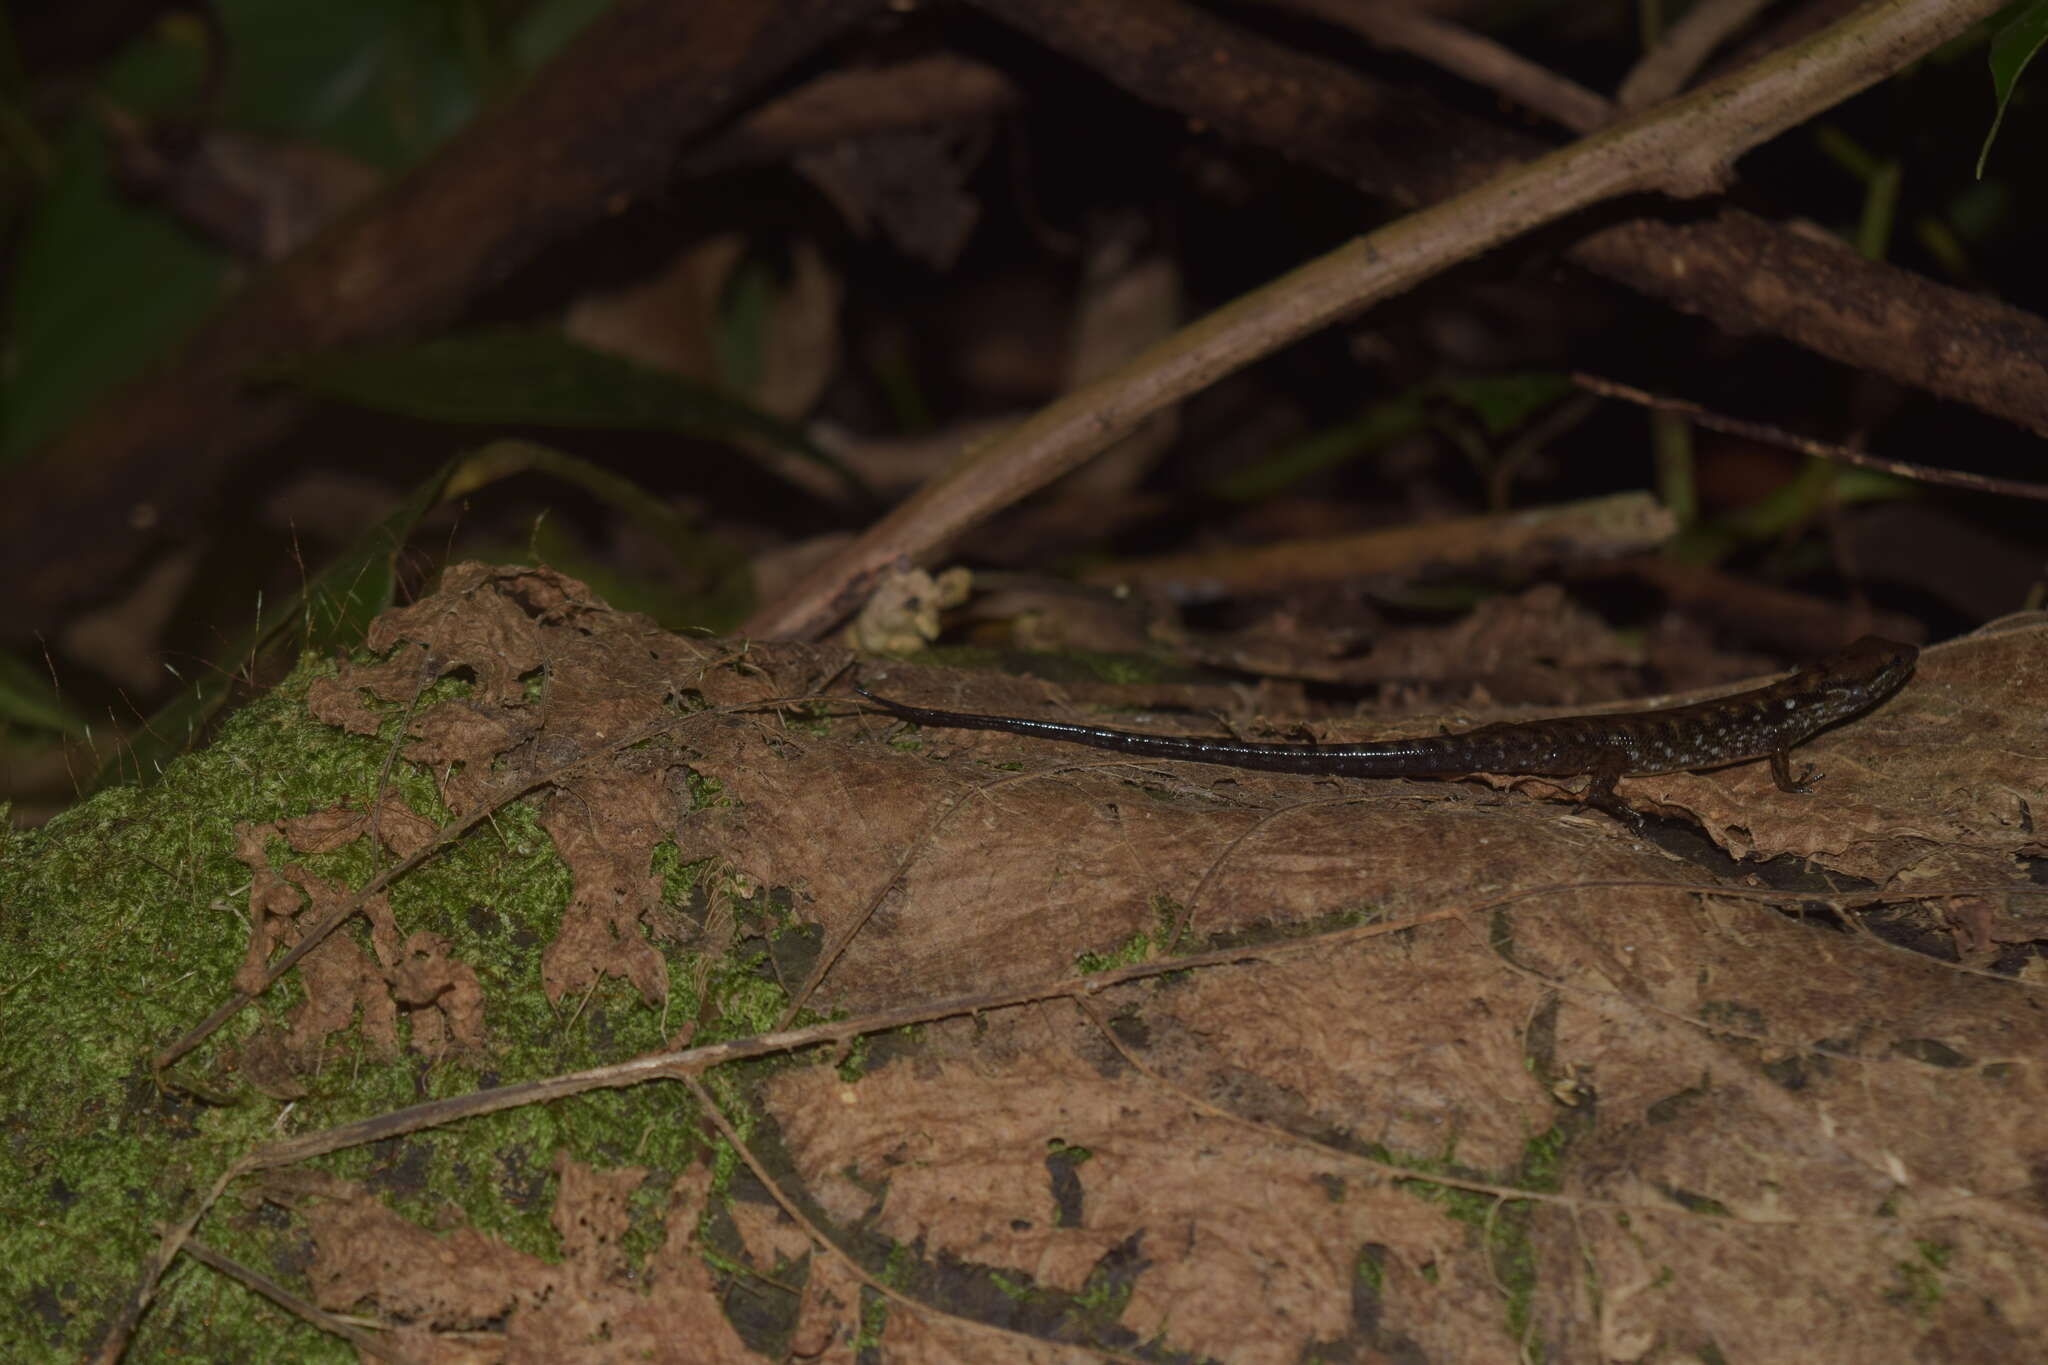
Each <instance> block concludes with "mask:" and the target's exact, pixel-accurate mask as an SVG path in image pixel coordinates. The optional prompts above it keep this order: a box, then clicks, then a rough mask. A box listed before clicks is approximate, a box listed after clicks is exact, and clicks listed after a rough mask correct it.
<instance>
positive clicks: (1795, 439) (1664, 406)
mask: <svg viewBox="0 0 2048 1365" xmlns="http://www.w3.org/2000/svg"><path fill="white" fill-rule="evenodd" d="M1572 382H1573V383H1574V384H1577V385H1578V386H1579V387H1580V388H1582V389H1588V390H1590V391H1592V392H1593V393H1597V394H1602V395H1605V396H1606V397H1608V398H1619V399H1622V400H1623V401H1625V402H1629V403H1638V404H1641V405H1642V406H1643V407H1646V408H1653V409H1655V410H1657V411H1659V412H1675V413H1678V414H1680V415H1682V416H1685V417H1689V418H1691V419H1692V420H1693V421H1694V422H1696V423H1697V424H1699V425H1700V426H1703V427H1707V428H1709V429H1711V430H1714V431H1723V432H1726V433H1728V434H1729V435H1730V436H1742V437H1746V438H1748V439H1749V440H1752V441H1761V442H1763V443H1764V444H1766V445H1774V446H1780V447H1783V448H1784V449H1787V450H1796V451H1799V452H1800V453H1801V454H1803V455H1813V456H1817V457H1818V458H1820V459H1823V460H1833V461H1835V462H1836V463H1837V464H1846V465H1854V466H1855V467H1856V468H1858V469H1875V470H1878V471H1880V472H1881V473H1885V474H1895V475H1897V476H1898V477H1899V478H1902V479H1911V480H1913V481H1914V482H1915V483H1927V484H1936V485H1940V486H1942V487H1947V488H1967V489H1969V490H1970V491H1971V492H1973V493H1990V494H1993V495H1995V496H1998V497H2008V498H2030V499H2033V500H2035V501H2048V484H2041V483H2026V482H2023V481H2021V480H2019V479H1997V478H1992V477H1990V476H1989V475H1985V474H1966V473H1964V472H1963V471H1962V470H1959V469H1942V468H1939V467H1937V466H1935V465H1925V464H1913V463H1910V462H1908V461H1906V460H1888V459H1885V458H1884V457H1882V456H1878V455H1871V454H1869V453H1867V452H1865V451H1861V450H1851V449H1850V448H1849V447H1848V446H1842V445H1836V444H1834V443H1833V442H1831V441H1816V440H1813V439H1811V438H1809V437H1805V436H1799V435H1795V434H1794V433H1792V432H1789V431H1786V430H1784V429H1783V428H1782V427H1774V426H1770V425H1769V424H1767V423H1764V422H1750V421H1745V420H1744V419H1742V418H1740V417H1724V416H1722V415H1721V414H1719V413H1717V412H1710V411H1708V410H1707V409H1706V408H1703V407H1701V406H1700V405H1699V404H1697V403H1688V402H1686V401H1685V400H1684V399H1682V398H1665V397H1662V396H1661V395H1658V394H1654V393H1648V392H1645V391H1644V390H1642V389H1637V388H1631V387H1630V386H1629V385H1627V384H1620V383H1616V382H1615V381H1614V380H1612V379H1602V378H1601V377H1600V376H1598V375H1593V374H1574V375H1573V376H1572Z"/></svg>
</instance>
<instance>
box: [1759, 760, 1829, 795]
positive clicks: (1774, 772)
mask: <svg viewBox="0 0 2048 1365" xmlns="http://www.w3.org/2000/svg"><path fill="white" fill-rule="evenodd" d="M1821 776H1822V774H1821V773H1819V772H1818V771H1816V770H1815V769H1814V766H1813V765H1812V764H1811V763H1808V764H1806V765H1804V766H1803V767H1802V768H1801V769H1800V772H1799V780H1798V781H1796V782H1795V781H1793V780H1792V758H1791V755H1789V754H1787V753H1786V752H1785V751H1784V750H1783V749H1773V750H1771V777H1772V779H1773V780H1774V781H1776V782H1777V784H1778V790H1779V791H1781V792H1799V793H1801V794H1804V793H1806V792H1810V791H1812V790H1813V784H1814V783H1816V782H1818V781H1820V779H1821Z"/></svg>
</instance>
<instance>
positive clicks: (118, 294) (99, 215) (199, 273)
mask: <svg viewBox="0 0 2048 1365" xmlns="http://www.w3.org/2000/svg"><path fill="white" fill-rule="evenodd" d="M9 275H10V280H9V288H8V297H7V300H6V310H7V332H8V335H9V339H10V349H11V350H12V351H13V356H12V363H11V364H9V365H7V366H5V367H4V368H0V466H4V465H8V464H13V463H16V462H18V461H20V460H22V459H23V458H25V457H26V456H27V455H28V454H29V453H30V452H31V451H32V450H33V449H34V448H35V447H37V446H39V445H41V444H42V443H43V442H44V441H47V440H48V439H50V438H51V437H52V436H54V435H56V434H57V432H59V431H61V430H62V429H63V428H64V427H65V426H66V425H67V424H69V423H70V422H72V421H73V420H75V419H76V418H77V417H78V416H79V415H80V414H81V413H83V412H84V411H85V410H86V409H87V408H89V407H91V406H92V404H93V403H94V402H95V401H97V400H98V399H99V398H101V397H102V396H103V395H104V394H106V393H107V392H108V391H109V390H111V389H113V388H114V387H115V386H117V385H118V384H120V383H121V382H123V381H124V380H127V379H130V378H132V377H134V376H135V375H136V374H139V373H140V372H141V371H142V370H143V369H144V368H145V367H146V366H147V365H148V364H149V363H150V362H151V361H152V360H154V359H155V358H156V357H157V356H158V355H159V354H161V353H162V352H163V351H164V350H165V349H166V348H168V347H169V346H170V345H171V344H172V343H174V342H176V341H177V340H178V339H180V338H181V337H183V336H184V335H185V334H186V332H188V331H189V330H190V329H191V328H192V327H193V326H194V325H195V324H196V323H197V322H198V321H199V320H200V319H201V318H203V317H205V316H206V314H207V312H208V310H210V309H211V308H212V307H213V306H214V304H215V303H216V302H218V301H219V299H220V298H221V296H222V294H223V293H224V292H225V290H226V287H227V283H228V278H229V276H228V264H227V257H226V255H225V254H224V253H222V252H220V251H216V250H214V249H213V248H211V247H208V246H205V245H203V244H201V243H200V242H198V241H195V240H194V239H193V238H192V237H191V236H189V235H188V234H187V233H186V232H185V231H184V230H183V229H182V228H180V227H179V226H178V225H177V224H175V223H173V222H172V221H171V220H170V219H169V218H168V217H165V216H164V215H162V214H159V213H155V212H152V211H149V210H146V209H142V208H138V207H137V206H136V205H134V204H132V203H130V202H128V201H127V200H125V199H124V198H122V197H121V195H120V194H118V193H117V192H116V191H115V190H114V188H113V185H112V184H111V182H110V180H109V171H108V165H107V150H106V143H105V140H104V139H103V138H102V137H101V136H100V133H99V130H98V129H96V128H93V127H90V126H87V125H85V124H83V123H81V124H80V125H79V126H77V127H75V128H74V129H73V130H72V132H71V135H70V136H69V137H67V138H66V139H65V140H64V143H63V146H62V151H61V154H60V156H59V159H58V169H57V177H56V179H55V181H53V182H52V184H51V185H50V188H49V192H48V193H47V194H46V195H44V197H43V198H42V200H41V201H40V202H39V203H38V204H37V205H36V207H35V209H34V211H33V212H32V213H31V215H30V217H29V220H28V222H27V224H26V225H25V226H24V228H23V231H22V237H21V245H20V249H19V250H18V251H17V252H16V254H15V257H14V261H13V268H12V270H11V271H10V272H9Z"/></svg>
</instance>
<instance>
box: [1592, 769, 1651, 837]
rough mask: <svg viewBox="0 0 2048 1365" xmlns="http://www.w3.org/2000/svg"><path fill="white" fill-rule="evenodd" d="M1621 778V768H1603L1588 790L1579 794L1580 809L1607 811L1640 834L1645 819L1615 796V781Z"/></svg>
mask: <svg viewBox="0 0 2048 1365" xmlns="http://www.w3.org/2000/svg"><path fill="white" fill-rule="evenodd" d="M1620 776H1621V769H1620V768H1619V767H1613V768H1601V769H1599V770H1598V771H1596V772H1595V773H1594V774H1593V777H1592V780H1591V781H1589V782H1588V783H1586V790H1585V791H1583V792H1581V793H1579V808H1580V809H1581V810H1583V809H1585V808H1586V807H1587V806H1591V807H1592V808H1593V809H1594V810H1598V811H1605V812H1606V813H1607V814H1609V815H1611V816H1613V817H1614V818H1615V819H1617V820H1619V821H1621V823H1623V824H1624V825H1627V826H1628V827H1629V828H1630V829H1632V830H1636V831H1638V832H1640V831H1641V830H1642V828H1643V817H1642V816H1641V815H1640V814H1638V813H1637V812H1636V810H1635V808H1634V807H1632V806H1630V805H1629V804H1628V802H1626V801H1624V800H1622V799H1621V798H1620V797H1618V796H1616V795H1615V794H1614V781H1615V779H1616V778H1618V777H1620Z"/></svg>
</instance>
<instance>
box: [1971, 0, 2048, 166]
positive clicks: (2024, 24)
mask: <svg viewBox="0 0 2048 1365" xmlns="http://www.w3.org/2000/svg"><path fill="white" fill-rule="evenodd" d="M2003 14H2004V15H2005V16H2010V17H2008V18H2006V20H2005V25H2004V27H2002V28H2000V29H1999V30H1998V32H1997V34H1995V35H1994V36H1993V37H1992V39H1991V88H1992V91H1993V93H1994V94H1995V95H1996V96H1997V99H1998V112H1997V113H1996V114H1995V115H1993V116H1992V119H1991V131H1990V132H1988V133H1986V134H1984V149H1983V150H1982V151H1980V152H1978V153H1977V178H1978V179H1979V180H1982V179H1983V178H1984V163H1985V162H1986V161H1987V160H1989V159H1990V156H1991V143H1992V140H1993V139H1994V138H1996V137H1997V136H1998V125H1999V124H2001V123H2003V122H2005V106H2006V104H2007V103H2008V102H2009V101H2011V99H2012V92H2013V88H2014V87H2015V86H2017V85H2018V84H2019V81H2020V73H2021V72H2022V71H2025V70H2026V69H2027V63H2028V62H2031V61H2032V60H2034V54H2035V53H2036V52H2039V51H2040V50H2041V44H2043V43H2048V0H2022V2H2021V3H2020V4H2016V5H2012V6H2009V7H2008V8H2007V9H2006V10H2004V11H2003Z"/></svg>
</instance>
